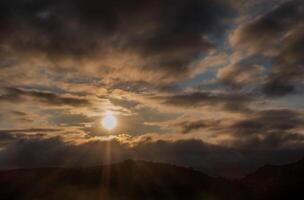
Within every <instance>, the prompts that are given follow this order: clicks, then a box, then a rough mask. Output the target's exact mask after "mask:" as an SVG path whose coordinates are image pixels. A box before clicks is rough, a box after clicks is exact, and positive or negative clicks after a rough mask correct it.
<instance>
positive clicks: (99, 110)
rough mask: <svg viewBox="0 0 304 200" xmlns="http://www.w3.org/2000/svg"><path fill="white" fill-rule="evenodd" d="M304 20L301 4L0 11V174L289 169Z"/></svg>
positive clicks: (299, 118)
mask: <svg viewBox="0 0 304 200" xmlns="http://www.w3.org/2000/svg"><path fill="white" fill-rule="evenodd" d="M303 19H304V1H302V0H247V1H245V0H239V1H233V0H154V1H142V0H125V1H112V0H61V1H56V0H45V1H39V0H1V2H0V30H1V31H0V168H2V169H7V168H23V167H46V166H65V167H77V166H94V165H100V164H109V163H112V162H120V161H122V160H125V159H140V160H148V161H155V162H166V163H172V164H176V165H181V166H189V167H193V168H195V169H198V170H202V171H204V172H206V173H209V174H212V175H216V176H218V175H221V176H228V177H239V176H242V175H244V174H245V173H248V172H250V171H252V170H254V169H256V168H257V167H259V166H261V165H264V164H265V163H272V164H281V163H287V162H291V161H294V160H297V159H300V158H302V157H303V156H304V115H303V113H304V96H303V91H304V56H303V55H304V21H303ZM106 113H112V114H113V115H114V116H115V118H116V119H117V127H116V128H115V129H113V130H111V131H110V130H107V129H104V128H103V127H102V125H101V124H102V123H101V121H102V119H103V117H104V115H106Z"/></svg>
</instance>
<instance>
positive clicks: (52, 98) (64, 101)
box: [0, 88, 90, 107]
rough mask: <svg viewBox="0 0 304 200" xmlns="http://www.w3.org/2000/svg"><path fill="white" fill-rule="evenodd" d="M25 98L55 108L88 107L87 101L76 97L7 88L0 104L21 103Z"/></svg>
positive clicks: (0, 98)
mask: <svg viewBox="0 0 304 200" xmlns="http://www.w3.org/2000/svg"><path fill="white" fill-rule="evenodd" d="M27 97H30V98H33V99H35V100H37V101H40V102H42V103H46V104H48V105H55V106H75V107H77V106H89V105H90V102H89V101H88V100H87V99H81V98H76V97H63V96H60V95H58V94H55V93H51V92H48V91H39V90H25V89H20V88H7V89H6V93H5V94H4V95H1V96H0V102H1V101H5V102H19V103H20V102H22V101H24V100H25V99H26V98H27Z"/></svg>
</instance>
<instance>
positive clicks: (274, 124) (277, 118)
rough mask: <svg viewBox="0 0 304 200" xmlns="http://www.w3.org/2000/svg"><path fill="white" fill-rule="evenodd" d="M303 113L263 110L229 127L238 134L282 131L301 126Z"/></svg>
mask: <svg viewBox="0 0 304 200" xmlns="http://www.w3.org/2000/svg"><path fill="white" fill-rule="evenodd" d="M303 123H304V117H303V114H301V113H299V112H296V111H292V110H287V109H286V110H265V111H260V112H257V113H256V114H252V115H251V116H250V117H249V118H248V119H245V120H241V121H239V122H236V123H234V124H233V125H232V126H231V128H232V130H233V131H234V132H235V133H237V134H239V135H247V134H267V133H272V132H280V133H282V134H283V133H284V132H285V131H290V130H293V129H295V128H300V127H302V126H303Z"/></svg>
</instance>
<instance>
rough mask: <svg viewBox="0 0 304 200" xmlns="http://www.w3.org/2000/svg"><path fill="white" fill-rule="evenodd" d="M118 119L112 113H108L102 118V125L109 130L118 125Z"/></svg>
mask: <svg viewBox="0 0 304 200" xmlns="http://www.w3.org/2000/svg"><path fill="white" fill-rule="evenodd" d="M116 125H117V120H116V118H115V117H114V116H113V114H112V113H106V115H105V116H104V117H103V119H102V126H103V128H105V129H107V130H112V129H114V128H115V127H116Z"/></svg>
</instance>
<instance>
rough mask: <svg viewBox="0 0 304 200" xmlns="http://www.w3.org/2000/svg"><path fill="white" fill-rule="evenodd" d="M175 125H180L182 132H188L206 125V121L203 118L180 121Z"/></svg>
mask: <svg viewBox="0 0 304 200" xmlns="http://www.w3.org/2000/svg"><path fill="white" fill-rule="evenodd" d="M177 126H180V127H182V133H189V132H191V131H195V130H199V129H202V128H205V127H206V123H205V122H204V121H203V120H198V121H191V122H187V121H184V122H181V123H179V124H177Z"/></svg>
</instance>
